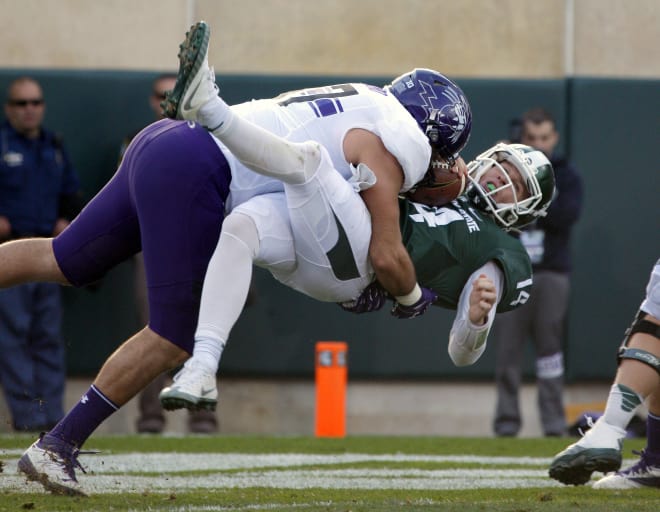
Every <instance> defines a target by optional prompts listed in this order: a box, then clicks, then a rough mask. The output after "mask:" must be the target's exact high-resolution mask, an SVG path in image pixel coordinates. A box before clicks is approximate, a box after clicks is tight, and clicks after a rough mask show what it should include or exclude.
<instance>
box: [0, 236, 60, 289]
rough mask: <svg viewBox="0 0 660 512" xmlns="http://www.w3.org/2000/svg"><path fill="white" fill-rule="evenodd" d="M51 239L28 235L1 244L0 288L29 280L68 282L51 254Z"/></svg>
mask: <svg viewBox="0 0 660 512" xmlns="http://www.w3.org/2000/svg"><path fill="white" fill-rule="evenodd" d="M52 244H53V239H52V238H27V239H23V240H13V241H11V242H5V243H3V244H0V288H8V287H10V286H15V285H17V284H21V283H27V282H31V281H49V282H55V283H60V284H70V283H69V282H68V281H67V279H66V277H64V275H63V274H62V271H61V270H60V268H59V266H58V264H57V261H56V260H55V255H54V254H53V247H52Z"/></svg>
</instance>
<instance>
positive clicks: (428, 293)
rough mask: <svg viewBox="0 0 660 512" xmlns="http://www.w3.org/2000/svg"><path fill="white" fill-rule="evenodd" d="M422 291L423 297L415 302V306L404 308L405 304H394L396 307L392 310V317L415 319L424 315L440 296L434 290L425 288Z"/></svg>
mask: <svg viewBox="0 0 660 512" xmlns="http://www.w3.org/2000/svg"><path fill="white" fill-rule="evenodd" d="M421 289H422V296H421V297H420V299H419V300H418V301H417V302H415V303H414V304H411V305H410V306H404V305H403V304H399V303H398V302H395V303H394V307H393V308H392V311H390V313H392V316H395V317H397V318H403V319H407V318H415V317H416V316H420V315H423V314H424V313H425V312H426V310H427V309H428V307H429V306H430V305H431V304H433V303H434V302H435V300H436V299H437V298H438V294H437V293H435V292H434V291H433V290H430V289H429V288H424V287H423V286H422V287H421Z"/></svg>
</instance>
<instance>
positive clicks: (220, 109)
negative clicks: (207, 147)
mask: <svg viewBox="0 0 660 512" xmlns="http://www.w3.org/2000/svg"><path fill="white" fill-rule="evenodd" d="M233 115H234V113H233V112H232V110H231V108H230V107H229V105H227V104H226V103H225V101H224V100H223V99H222V98H221V97H220V96H214V97H213V98H211V99H210V100H209V101H207V102H206V103H204V105H202V106H201V107H200V109H199V110H198V111H197V122H199V124H201V125H202V126H205V127H206V129H207V130H208V131H210V132H211V133H213V135H215V136H216V137H218V138H220V137H221V134H222V133H223V132H224V131H225V125H226V124H227V123H228V121H229V119H230V118H231V117H232V116H233Z"/></svg>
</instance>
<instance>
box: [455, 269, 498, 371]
mask: <svg viewBox="0 0 660 512" xmlns="http://www.w3.org/2000/svg"><path fill="white" fill-rule="evenodd" d="M480 274H485V275H486V276H488V277H489V278H490V279H492V281H493V283H495V289H496V291H497V302H498V303H499V302H500V300H501V299H502V288H503V286H502V282H503V280H504V274H503V272H502V270H501V269H500V267H498V266H497V264H496V263H495V262H493V261H489V262H488V263H486V264H485V265H484V266H483V267H481V268H479V269H477V270H476V271H475V272H473V273H472V275H471V276H470V278H469V279H468V280H467V282H466V283H465V286H464V287H463V291H462V292H461V297H460V299H459V302H458V307H457V308H456V317H455V318H454V323H453V324H452V327H451V331H450V332H449V346H448V352H449V357H450V358H451V360H452V362H453V363H454V364H455V365H456V366H468V365H471V364H474V363H475V362H476V361H477V360H478V359H479V358H480V357H481V354H483V353H484V350H486V339H487V338H488V333H489V331H490V328H491V326H492V325H493V321H494V319H495V311H496V309H497V307H496V305H494V306H493V308H492V309H491V310H490V312H489V313H488V320H487V321H486V323H485V324H484V325H474V324H473V323H472V322H471V321H470V317H469V310H470V293H472V283H473V282H474V280H475V279H477V277H478V276H479V275H480Z"/></svg>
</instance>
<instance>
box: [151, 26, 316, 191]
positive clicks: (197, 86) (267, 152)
mask: <svg viewBox="0 0 660 512" xmlns="http://www.w3.org/2000/svg"><path fill="white" fill-rule="evenodd" d="M209 35H210V28H209V27H208V25H206V23H204V22H199V23H197V24H195V25H193V26H192V27H191V29H190V31H189V32H188V33H187V34H186V39H185V41H184V42H183V43H182V44H181V51H180V53H179V62H180V65H179V74H178V77H177V82H176V85H175V87H174V90H173V91H172V93H171V94H169V95H168V98H167V99H166V100H165V102H163V106H164V111H165V115H167V116H168V117H170V118H179V119H187V120H191V121H197V122H199V123H200V124H202V125H203V126H205V127H206V128H207V129H208V130H209V131H211V132H212V133H213V135H215V136H216V137H217V138H218V139H219V140H221V141H222V142H223V144H225V145H226V146H227V148H228V149H229V150H230V151H231V152H232V154H233V155H234V156H236V158H238V159H239V160H240V161H241V162H242V163H243V164H244V165H245V166H247V167H249V168H250V169H252V170H254V171H255V172H258V173H260V174H264V175H266V176H270V177H273V178H277V179H279V180H282V181H284V182H286V183H303V182H305V181H306V180H307V179H308V178H309V177H310V176H311V175H312V174H313V173H314V172H315V171H316V168H317V166H318V164H319V161H320V153H319V146H318V144H316V143H313V142H308V143H292V142H289V141H286V140H284V139H282V138H280V137H278V136H276V135H274V134H272V133H270V132H268V131H267V130H264V129H263V128H261V127H260V126H257V125H255V124H253V123H251V122H249V121H247V120H245V119H243V118H241V117H240V116H238V115H236V114H235V113H234V112H233V111H232V110H231V108H230V107H229V106H228V105H227V104H226V103H225V102H224V101H223V100H222V99H221V98H220V97H219V96H218V88H217V86H216V84H215V75H214V73H213V70H212V69H210V68H209V65H208V41H209Z"/></svg>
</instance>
